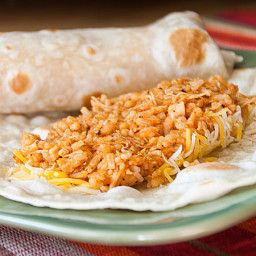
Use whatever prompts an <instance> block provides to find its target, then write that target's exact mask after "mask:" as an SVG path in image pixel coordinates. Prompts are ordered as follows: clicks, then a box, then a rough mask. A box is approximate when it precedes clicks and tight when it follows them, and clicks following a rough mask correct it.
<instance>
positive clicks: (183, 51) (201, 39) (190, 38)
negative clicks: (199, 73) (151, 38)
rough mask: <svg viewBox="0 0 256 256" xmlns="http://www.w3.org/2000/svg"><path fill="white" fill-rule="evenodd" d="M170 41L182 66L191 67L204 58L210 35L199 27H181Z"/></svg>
mask: <svg viewBox="0 0 256 256" xmlns="http://www.w3.org/2000/svg"><path fill="white" fill-rule="evenodd" d="M170 42H171V45H172V47H173V49H174V52H175V56H176V59H177V61H178V63H179V64H180V66H181V67H191V66H193V65H196V64H200V63H202V61H203V60H204V58H205V55H206V52H205V44H206V43H207V42H208V35H207V34H205V33H204V32H202V31H201V30H199V29H189V28H180V29H177V30H176V31H175V32H174V33H173V34H172V35H171V37H170Z"/></svg>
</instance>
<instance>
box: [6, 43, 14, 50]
mask: <svg viewBox="0 0 256 256" xmlns="http://www.w3.org/2000/svg"><path fill="white" fill-rule="evenodd" d="M5 47H6V49H7V50H11V49H13V47H12V46H11V45H9V44H7V45H6V46H5Z"/></svg>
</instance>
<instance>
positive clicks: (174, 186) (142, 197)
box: [0, 116, 256, 211]
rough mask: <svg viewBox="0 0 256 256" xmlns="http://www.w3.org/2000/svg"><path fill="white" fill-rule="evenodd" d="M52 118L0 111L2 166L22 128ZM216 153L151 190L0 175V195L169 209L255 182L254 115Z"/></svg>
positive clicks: (74, 205)
mask: <svg viewBox="0 0 256 256" xmlns="http://www.w3.org/2000/svg"><path fill="white" fill-rule="evenodd" d="M53 119H54V117H51V118H46V117H43V116H37V117H34V118H26V117H24V116H1V119H0V127H1V130H0V151H1V159H0V162H1V169H2V168H3V167H4V166H6V165H8V166H11V164H12V159H11V158H12V150H13V149H14V148H18V147H19V141H20V137H21V134H22V131H23V130H24V129H25V130H33V129H34V128H35V127H38V126H43V125H46V124H47V123H49V122H52V121H53ZM215 154H217V155H218V157H219V160H218V163H217V162H215V163H204V164H200V165H196V166H194V167H188V168H186V169H183V170H182V171H181V172H180V173H179V174H178V175H177V177H176V179H175V181H174V182H173V183H171V184H169V185H166V186H162V187H160V188H156V189H148V190H143V191H139V190H136V189H134V188H130V187H124V186H122V187H116V188H113V189H111V190H109V191H108V192H106V193H101V192H97V191H95V190H90V189H86V190H85V192H84V194H81V192H80V193H76V192H75V190H74V191H73V192H71V191H70V190H69V191H62V190H60V189H58V188H56V187H53V186H51V185H49V184H48V183H46V182H44V181H32V180H29V181H22V180H19V181H12V182H10V181H8V180H6V179H5V175H4V172H2V174H1V178H0V195H2V196H4V197H7V198H9V199H13V200H16V201H20V202H24V203H29V204H31V205H35V206H41V207H43V206H47V207H52V208H59V209H64V208H70V209H102V208H118V209H130V210H136V211H144V210H151V211H165V210H172V209H176V208H179V207H182V206H185V205H187V204H190V203H198V202H204V201H208V200H212V199H215V198H217V197H220V196H221V195H223V194H225V193H228V192H229V191H231V190H233V189H235V188H238V187H241V186H246V185H251V184H255V183H256V118H255V119H254V121H253V123H251V124H250V125H249V126H248V127H247V129H246V131H245V133H244V137H243V139H242V140H241V141H240V142H238V143H234V144H231V145H230V146H229V147H228V148H226V149H225V150H223V151H221V152H217V153H215Z"/></svg>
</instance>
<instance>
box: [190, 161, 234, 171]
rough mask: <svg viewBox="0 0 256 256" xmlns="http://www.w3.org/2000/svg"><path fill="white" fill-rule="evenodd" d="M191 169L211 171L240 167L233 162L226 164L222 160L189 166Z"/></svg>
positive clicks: (232, 169) (231, 169)
mask: <svg viewBox="0 0 256 256" xmlns="http://www.w3.org/2000/svg"><path fill="white" fill-rule="evenodd" d="M187 170H189V171H193V170H209V171H236V170H239V167H238V166H236V165H232V164H225V163H220V162H212V163H202V164H198V165H194V166H190V167H188V168H187Z"/></svg>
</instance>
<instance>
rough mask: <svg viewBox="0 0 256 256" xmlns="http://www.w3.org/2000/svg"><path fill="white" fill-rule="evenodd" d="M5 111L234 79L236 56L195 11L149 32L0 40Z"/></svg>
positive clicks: (59, 33)
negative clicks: (170, 83) (181, 81)
mask: <svg viewBox="0 0 256 256" xmlns="http://www.w3.org/2000/svg"><path fill="white" fill-rule="evenodd" d="M0 58H1V63H0V113H29V112H40V111H59V110H63V111H73V110H79V109H80V107H81V106H82V105H83V104H87V103H88V101H89V96H91V95H95V94H98V93H105V94H108V95H109V96H110V97H112V96H116V95H120V94H123V93H126V92H132V91H138V90H142V89H146V88H149V87H152V86H154V85H155V84H156V83H157V82H158V81H159V80H162V79H173V78H177V77H181V76H187V77H201V78H208V77H209V76H210V75H215V74H219V75H222V76H223V77H224V78H228V77H229V72H230V71H231V70H232V69H233V65H234V62H236V61H238V60H239V59H237V56H236V55H235V54H234V53H232V52H227V51H225V52H221V51H220V50H219V48H218V47H217V46H216V44H215V43H214V41H213V40H212V39H211V38H210V36H209V35H208V34H207V32H206V31H205V30H204V28H203V23H202V21H201V19H200V17H199V15H198V14H196V13H194V12H180V13H172V14H170V15H168V16H166V17H164V18H163V19H160V20H159V21H157V22H155V23H153V24H150V25H148V26H145V27H137V28H122V29H121V28H107V29H75V30H56V31H50V30H44V31H39V32H10V33H2V34H0Z"/></svg>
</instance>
